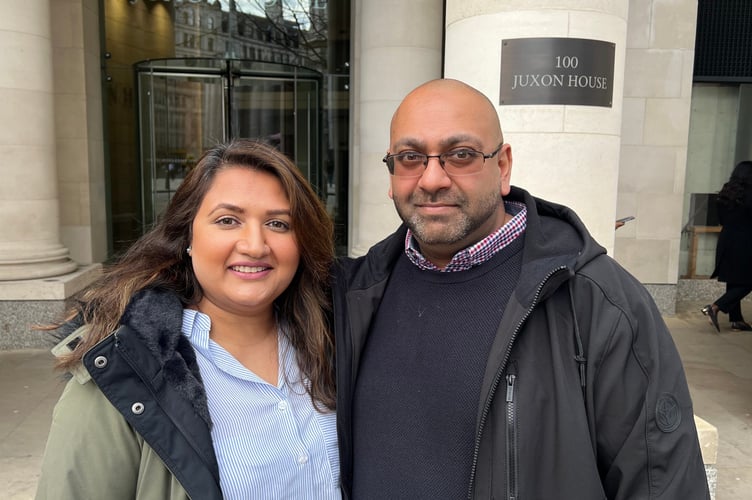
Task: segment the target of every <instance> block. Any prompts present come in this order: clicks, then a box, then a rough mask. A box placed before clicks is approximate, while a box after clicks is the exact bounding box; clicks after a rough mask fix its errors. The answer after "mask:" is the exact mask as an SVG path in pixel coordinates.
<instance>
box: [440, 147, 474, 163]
mask: <svg viewBox="0 0 752 500" xmlns="http://www.w3.org/2000/svg"><path fill="white" fill-rule="evenodd" d="M445 154H446V156H445V158H446V160H448V161H450V162H455V163H463V162H472V161H473V160H475V159H476V158H477V157H478V155H479V153H478V152H477V151H474V150H472V149H454V150H452V151H447V152H446V153H445Z"/></svg>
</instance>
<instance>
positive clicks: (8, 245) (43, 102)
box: [0, 0, 77, 281]
mask: <svg viewBox="0 0 752 500" xmlns="http://www.w3.org/2000/svg"><path fill="white" fill-rule="evenodd" d="M50 22H51V20H50V0H27V1H24V2H0V51H2V54H3V55H2V57H0V123H2V127H0V173H1V174H2V179H3V180H2V182H0V227H2V231H0V281H6V280H23V279H33V278H44V277H49V276H57V275H62V274H66V273H70V272H72V271H74V270H75V269H76V268H77V265H76V263H75V262H73V261H72V260H70V259H69V258H68V250H67V249H66V248H65V247H64V246H63V245H62V244H61V243H60V234H59V232H60V230H59V215H58V210H59V208H58V194H57V174H56V167H55V131H54V127H55V114H54V95H53V90H54V89H53V83H52V82H53V76H52V40H51V30H50Z"/></svg>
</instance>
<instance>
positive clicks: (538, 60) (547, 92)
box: [499, 38, 616, 108]
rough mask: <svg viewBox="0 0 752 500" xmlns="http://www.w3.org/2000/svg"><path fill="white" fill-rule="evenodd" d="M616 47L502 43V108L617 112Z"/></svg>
mask: <svg viewBox="0 0 752 500" xmlns="http://www.w3.org/2000/svg"><path fill="white" fill-rule="evenodd" d="M615 50H616V45H615V44H614V43H611V42H604V41H602V40H587V39H583V38H514V39H508V40H502V41H501V92H500V96H499V104H500V105H502V106H504V105H513V104H576V105H582V106H605V107H609V108H610V107H611V105H612V102H613V95H614V90H613V88H614V84H613V80H614V53H615Z"/></svg>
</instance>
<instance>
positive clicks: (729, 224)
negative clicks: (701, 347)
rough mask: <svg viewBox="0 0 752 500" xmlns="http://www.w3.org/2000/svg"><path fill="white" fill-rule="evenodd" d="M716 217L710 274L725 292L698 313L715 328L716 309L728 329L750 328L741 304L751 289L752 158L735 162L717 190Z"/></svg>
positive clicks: (747, 329) (741, 329)
mask: <svg viewBox="0 0 752 500" xmlns="http://www.w3.org/2000/svg"><path fill="white" fill-rule="evenodd" d="M718 220H719V222H720V224H721V226H722V227H721V233H720V234H719V235H718V244H717V246H716V250H715V270H714V271H713V274H712V275H711V276H710V277H711V278H718V281H720V282H723V283H726V293H724V294H723V295H721V296H720V297H719V298H718V299H716V301H715V302H713V303H712V304H708V305H706V306H705V307H703V308H702V313H703V314H704V315H705V316H707V317H708V321H710V324H711V325H713V326H714V327H715V329H716V330H717V331H718V332H720V331H721V327H720V325H719V323H718V313H719V312H723V313H726V314H728V316H729V321H730V322H731V329H732V330H734V331H747V332H748V331H752V326H750V324H749V323H747V322H746V321H744V316H743V315H742V306H741V301H742V299H743V298H744V297H746V296H747V295H748V294H749V293H750V292H752V161H742V162H739V163H738V164H737V165H736V167H734V171H733V172H732V173H731V178H730V179H729V180H728V182H727V183H726V184H724V185H723V188H722V189H721V191H720V192H719V193H718Z"/></svg>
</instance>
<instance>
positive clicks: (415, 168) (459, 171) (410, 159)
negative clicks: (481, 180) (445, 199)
mask: <svg viewBox="0 0 752 500" xmlns="http://www.w3.org/2000/svg"><path fill="white" fill-rule="evenodd" d="M503 145H504V143H503V142H502V143H501V144H499V147H497V148H496V149H495V150H494V151H493V152H491V153H488V154H486V153H483V152H482V151H476V150H474V149H472V148H464V147H462V148H456V149H452V150H449V151H445V152H443V153H441V154H440V155H427V154H425V153H418V152H416V151H407V152H406V153H398V154H396V155H393V154H390V153H387V154H386V156H384V158H383V159H382V160H381V161H383V162H384V163H386V167H387V168H388V169H389V173H390V174H391V175H394V176H396V177H420V176H421V175H423V172H424V171H425V170H426V168H427V167H428V160H429V159H431V158H438V159H439V165H441V168H443V169H444V172H446V173H447V175H468V174H475V173H477V172H480V171H481V170H482V169H483V166H484V165H485V164H486V160H487V159H489V158H492V157H494V156H496V153H498V152H499V151H501V147H502V146H503Z"/></svg>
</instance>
